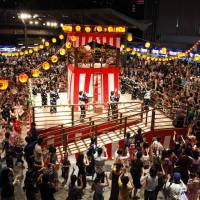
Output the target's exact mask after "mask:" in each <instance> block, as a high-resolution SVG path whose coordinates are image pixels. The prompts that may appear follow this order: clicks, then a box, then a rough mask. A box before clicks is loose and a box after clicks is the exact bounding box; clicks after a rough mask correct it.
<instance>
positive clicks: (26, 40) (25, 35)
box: [23, 21, 28, 49]
mask: <svg viewBox="0 0 200 200" xmlns="http://www.w3.org/2000/svg"><path fill="white" fill-rule="evenodd" d="M23 23H24V43H25V47H26V49H27V48H28V37H27V25H26V22H25V21H23Z"/></svg>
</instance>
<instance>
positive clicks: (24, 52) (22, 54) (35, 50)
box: [0, 34, 65, 57]
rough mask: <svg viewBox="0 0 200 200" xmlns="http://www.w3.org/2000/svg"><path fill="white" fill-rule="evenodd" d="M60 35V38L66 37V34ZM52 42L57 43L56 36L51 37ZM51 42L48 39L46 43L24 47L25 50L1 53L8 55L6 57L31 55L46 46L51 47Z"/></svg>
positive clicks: (0, 53) (1, 53)
mask: <svg viewBox="0 0 200 200" xmlns="http://www.w3.org/2000/svg"><path fill="white" fill-rule="evenodd" d="M58 37H59V39H60V40H64V39H65V36H64V35H63V34H60V35H59V36H58ZM51 42H52V44H55V43H56V42H57V39H56V38H55V37H53V38H52V39H51ZM51 42H50V41H46V42H44V44H40V45H38V46H35V47H33V48H31V49H24V50H23V51H16V52H12V53H4V52H0V55H2V56H6V57H18V56H27V55H31V54H32V53H33V52H38V51H40V50H42V49H44V48H45V47H49V46H50V43H51Z"/></svg>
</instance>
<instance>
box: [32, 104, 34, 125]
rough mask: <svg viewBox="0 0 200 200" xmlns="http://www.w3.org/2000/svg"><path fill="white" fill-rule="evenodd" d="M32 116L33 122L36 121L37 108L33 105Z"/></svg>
mask: <svg viewBox="0 0 200 200" xmlns="http://www.w3.org/2000/svg"><path fill="white" fill-rule="evenodd" d="M32 117H33V120H32V121H33V123H35V108H34V107H32Z"/></svg>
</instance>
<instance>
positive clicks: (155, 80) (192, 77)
mask: <svg viewBox="0 0 200 200" xmlns="http://www.w3.org/2000/svg"><path fill="white" fill-rule="evenodd" d="M41 51H42V52H40V53H42V55H43V56H42V57H41V56H40V53H37V52H36V53H33V54H32V55H30V56H27V57H21V58H7V59H6V60H5V59H2V60H1V61H0V68H1V70H0V76H1V77H2V78H6V79H9V80H11V85H10V87H9V88H8V90H7V91H4V92H2V94H1V95H2V96H3V97H4V98H5V99H4V101H3V102H2V104H1V110H0V132H1V135H2V136H3V137H4V139H3V141H2V145H1V159H0V163H1V165H0V168H1V170H0V171H1V172H0V193H1V199H2V200H14V199H15V186H16V185H18V184H22V185H23V189H24V194H25V195H26V198H27V200H39V199H41V200H54V199H56V198H55V193H56V192H57V191H59V190H61V188H63V187H65V188H67V191H66V192H65V197H64V198H65V199H67V200H78V199H81V198H83V197H84V193H85V191H86V190H87V189H88V185H89V186H91V187H90V190H91V191H93V194H92V197H91V198H92V199H94V200H103V199H106V198H104V191H105V188H106V187H108V188H109V195H108V196H109V200H130V199H143V198H144V199H145V200H156V199H157V197H158V196H159V195H160V194H161V193H162V194H163V195H164V198H165V199H166V200H187V199H188V200H197V199H198V198H199V189H200V158H199V153H200V149H199V148H200V116H199V109H200V104H199V103H200V101H199V88H198V86H199V79H198V71H197V67H196V66H195V64H190V63H185V62H174V61H173V62H168V63H155V62H152V61H145V60H142V59H138V58H137V57H133V58H132V59H128V60H127V63H126V65H127V67H125V68H123V69H122V71H121V94H123V93H126V92H130V93H131V94H132V98H133V99H136V98H141V99H143V100H144V105H145V106H146V107H145V108H147V107H148V106H150V105H151V106H153V107H156V108H158V107H159V108H162V110H163V111H165V112H166V114H168V112H169V110H173V109H174V110H175V120H174V125H175V126H176V127H186V126H187V127H189V130H188V133H189V134H188V135H187V136H186V137H183V136H179V135H178V134H177V133H176V132H174V135H173V144H172V145H170V147H169V148H167V149H166V148H165V147H164V146H163V144H162V143H161V141H160V138H159V137H155V138H153V141H151V142H150V141H149V142H147V141H146V139H145V138H144V137H143V135H142V130H141V129H138V131H137V134H136V135H134V136H133V133H126V134H125V135H124V143H123V145H122V146H120V147H119V148H118V149H117V151H116V152H115V158H114V160H113V161H108V153H107V150H106V148H105V147H101V146H99V145H98V143H97V137H96V136H93V137H91V143H90V145H89V147H88V149H87V151H86V152H85V153H80V154H79V155H78V156H77V158H76V165H75V166H73V165H72V161H71V160H70V157H69V156H68V152H67V150H66V152H65V154H64V156H63V158H62V159H61V160H59V159H58V156H57V151H56V147H54V146H53V145H50V146H48V147H47V146H45V145H44V141H43V138H40V137H39V136H38V133H37V129H36V124H35V123H32V124H31V129H30V130H29V131H28V133H27V136H26V138H25V141H24V139H23V137H22V135H21V133H22V130H21V126H20V123H21V122H20V121H23V119H24V117H25V116H26V109H28V108H29V105H30V104H31V102H30V97H29V89H30V88H29V87H28V84H22V83H20V82H19V80H18V79H17V75H19V74H20V73H21V72H23V73H24V72H25V73H27V74H28V75H29V76H31V69H33V68H35V66H37V65H39V64H41V62H43V61H46V59H47V57H49V56H50V55H51V54H52V55H53V54H54V53H55V52H56V48H54V47H51V48H50V49H48V51H45V50H41ZM63 59H64V58H63ZM65 69H66V67H65V63H64V61H63V60H62V59H61V60H60V61H59V63H57V64H54V65H53V66H52V67H51V69H50V70H49V71H48V72H47V71H45V70H42V77H41V79H35V80H34V84H33V88H32V93H33V95H37V93H41V99H42V105H43V106H45V105H46V104H47V95H46V93H47V92H48V91H49V92H50V93H51V92H52V100H53V101H54V100H55V99H57V98H58V95H57V94H55V93H56V92H55V91H57V90H58V89H60V82H62V81H63V80H64V79H62V76H61V75H63V74H64V72H65ZM58 75H59V76H58ZM50 98H51V95H50ZM54 98H55V99H54ZM115 98H116V96H115V95H114V92H112V93H111V96H110V101H111V110H112V112H114V113H112V115H113V116H115V108H114V107H115V104H116V102H118V101H119V100H118V99H115ZM79 100H80V101H82V102H85V101H86V97H85V96H84V93H83V92H81V91H80V96H79ZM55 102H56V101H54V102H52V105H56V103H55ZM84 104H85V103H83V105H84ZM20 106H22V108H21V110H20V111H19V107H20ZM112 106H113V108H112ZM16 107H17V108H16ZM55 109H56V107H54V106H52V109H51V111H52V112H56V110H55ZM170 114H171V113H170ZM81 117H82V118H84V117H85V108H84V106H82V113H81ZM106 163H110V165H112V167H111V170H110V171H109V172H108V171H107V170H106ZM16 167H22V170H24V171H25V178H24V179H23V177H21V176H16V174H15V168H16ZM76 171H77V173H76ZM88 176H90V177H92V181H88V178H87V177H88ZM61 177H62V180H61ZM90 183H91V184H90ZM106 196H107V195H106Z"/></svg>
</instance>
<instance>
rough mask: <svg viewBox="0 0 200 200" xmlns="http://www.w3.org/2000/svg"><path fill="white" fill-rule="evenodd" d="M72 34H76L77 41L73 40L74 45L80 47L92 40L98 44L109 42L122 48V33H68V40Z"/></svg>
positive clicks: (108, 43)
mask: <svg viewBox="0 0 200 200" xmlns="http://www.w3.org/2000/svg"><path fill="white" fill-rule="evenodd" d="M71 36H76V41H74V42H72V44H73V47H80V46H84V45H87V44H88V43H90V42H96V43H98V44H107V45H110V46H114V47H116V48H120V46H121V35H120V34H112V33H106V34H105V33H103V34H102V33H74V34H73V33H68V40H69V41H70V37H71Z"/></svg>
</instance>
